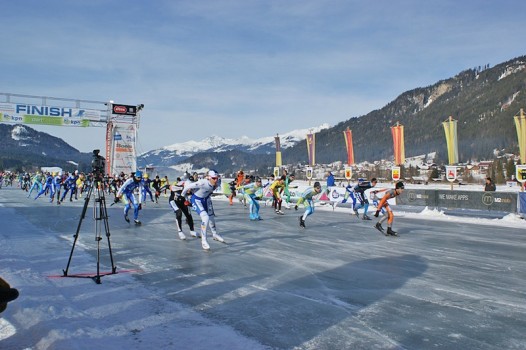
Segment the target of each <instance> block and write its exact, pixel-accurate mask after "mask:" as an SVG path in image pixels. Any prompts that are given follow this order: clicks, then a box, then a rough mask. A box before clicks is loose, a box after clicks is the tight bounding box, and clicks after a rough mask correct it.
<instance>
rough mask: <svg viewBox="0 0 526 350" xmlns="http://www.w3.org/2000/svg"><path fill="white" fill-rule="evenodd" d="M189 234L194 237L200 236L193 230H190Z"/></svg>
mask: <svg viewBox="0 0 526 350" xmlns="http://www.w3.org/2000/svg"><path fill="white" fill-rule="evenodd" d="M190 236H192V237H194V238H201V235H200V234H198V233H197V232H195V231H190Z"/></svg>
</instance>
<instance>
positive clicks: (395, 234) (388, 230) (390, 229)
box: [386, 227, 398, 237]
mask: <svg viewBox="0 0 526 350" xmlns="http://www.w3.org/2000/svg"><path fill="white" fill-rule="evenodd" d="M387 235H391V236H395V237H397V236H398V233H396V232H395V231H393V229H392V228H390V227H388V228H387V232H386V236H387Z"/></svg>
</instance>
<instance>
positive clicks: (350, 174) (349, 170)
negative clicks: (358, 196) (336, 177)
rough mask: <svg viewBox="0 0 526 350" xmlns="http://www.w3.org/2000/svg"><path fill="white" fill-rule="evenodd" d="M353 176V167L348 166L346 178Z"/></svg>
mask: <svg viewBox="0 0 526 350" xmlns="http://www.w3.org/2000/svg"><path fill="white" fill-rule="evenodd" d="M351 178H352V168H350V167H346V168H345V179H346V180H350V179H351Z"/></svg>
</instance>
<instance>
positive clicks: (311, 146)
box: [307, 132, 316, 166]
mask: <svg viewBox="0 0 526 350" xmlns="http://www.w3.org/2000/svg"><path fill="white" fill-rule="evenodd" d="M307 152H308V154H309V165H311V166H314V164H316V137H315V135H314V134H313V133H312V132H311V133H310V134H307Z"/></svg>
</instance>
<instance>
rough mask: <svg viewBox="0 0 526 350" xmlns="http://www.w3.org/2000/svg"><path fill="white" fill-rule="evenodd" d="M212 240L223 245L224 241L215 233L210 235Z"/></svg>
mask: <svg viewBox="0 0 526 350" xmlns="http://www.w3.org/2000/svg"><path fill="white" fill-rule="evenodd" d="M212 238H213V239H214V241H218V242H221V243H225V240H224V239H223V237H221V236H220V235H219V234H217V233H214V234H213V235H212Z"/></svg>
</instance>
